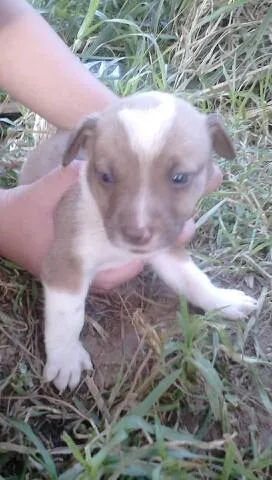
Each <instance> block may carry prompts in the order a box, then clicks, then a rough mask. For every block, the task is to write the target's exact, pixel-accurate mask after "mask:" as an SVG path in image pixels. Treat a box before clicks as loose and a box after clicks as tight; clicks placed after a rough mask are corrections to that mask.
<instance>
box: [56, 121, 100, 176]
mask: <svg viewBox="0 0 272 480" xmlns="http://www.w3.org/2000/svg"><path fill="white" fill-rule="evenodd" d="M97 122H98V118H97V117H95V116H93V117H88V118H87V119H86V120H84V122H83V123H82V125H81V126H80V127H79V128H78V129H77V130H75V131H74V132H73V133H71V135H70V138H69V140H68V144H67V147H66V150H65V152H64V155H63V159H62V165H63V166H64V167H66V166H67V165H69V163H71V162H72V161H73V160H75V158H76V156H77V155H78V153H79V151H80V149H84V148H86V147H87V142H88V139H90V140H93V141H94V137H95V133H96V126H97ZM88 144H89V142H88Z"/></svg>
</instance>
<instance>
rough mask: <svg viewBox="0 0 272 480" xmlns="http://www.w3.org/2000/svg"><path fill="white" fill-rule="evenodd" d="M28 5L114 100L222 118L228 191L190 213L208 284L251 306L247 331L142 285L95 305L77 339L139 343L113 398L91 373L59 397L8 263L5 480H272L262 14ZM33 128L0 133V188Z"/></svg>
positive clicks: (270, 183) (245, 5)
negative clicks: (139, 96) (231, 143)
mask: <svg viewBox="0 0 272 480" xmlns="http://www.w3.org/2000/svg"><path fill="white" fill-rule="evenodd" d="M32 3H34V5H35V6H36V8H40V9H41V12H42V13H43V15H44V16H45V17H46V18H47V20H48V21H49V22H50V23H51V24H52V26H53V27H54V28H55V29H56V31H58V33H59V34H60V35H61V36H62V37H63V39H64V40H65V41H66V42H67V43H68V44H69V46H71V48H72V49H73V51H74V52H75V53H76V54H77V55H78V56H79V57H80V58H81V60H82V61H84V62H88V63H89V67H90V68H91V70H92V71H94V72H95V73H96V75H98V76H99V77H100V78H101V79H102V80H103V81H104V82H105V83H106V84H108V85H109V86H110V87H111V88H113V89H114V90H115V91H116V92H117V93H119V94H122V95H127V94H129V93H133V92H135V91H139V90H142V89H145V90H148V89H150V88H156V89H160V90H166V91H175V92H176V94H177V95H182V96H185V97H186V98H188V99H190V100H191V101H192V102H193V103H194V104H196V105H197V106H198V107H199V108H200V109H201V110H203V111H214V110H216V111H219V112H221V113H222V115H223V116H224V117H225V119H226V123H227V125H228V128H229V130H230V132H231V134H232V136H233V138H234V140H235V145H236V147H237V159H236V161H235V162H223V161H220V164H221V166H222V170H223V171H224V175H225V181H224V184H223V185H222V187H221V189H220V191H219V192H215V193H213V194H212V195H210V196H209V197H208V198H206V199H203V200H202V201H201V203H200V205H199V209H198V231H197V235H196V237H195V239H194V241H193V244H192V253H193V255H194V257H195V259H196V261H197V263H198V264H199V265H200V266H201V268H202V269H204V270H205V271H207V272H208V273H209V276H210V278H211V279H213V281H214V282H217V283H220V284H221V285H223V286H226V287H233V286H236V287H237V288H239V287H241V288H243V289H244V290H246V291H248V292H249V293H251V294H253V295H255V296H256V297H258V298H259V300H260V301H259V309H258V311H257V313H256V314H254V315H252V316H251V317H250V319H249V320H248V322H230V321H229V322H225V321H223V319H222V317H221V315H220V312H214V313H212V314H209V315H205V316H203V315H202V314H199V313H198V312H196V311H194V310H192V309H191V308H188V306H187V305H186V302H185V301H184V300H183V299H181V300H180V303H179V302H178V301H177V299H176V298H175V297H174V296H173V295H172V294H171V293H170V292H169V291H168V290H167V289H166V288H164V287H163V286H162V285H161V283H160V282H159V281H158V279H156V278H153V277H152V275H151V274H150V272H148V271H147V272H145V273H144V274H143V275H142V276H140V277H139V278H137V279H135V280H134V281H133V282H131V283H130V284H129V285H125V286H123V287H121V288H120V289H118V290H117V291H114V292H112V293H111V294H109V295H108V296H105V297H95V296H94V297H92V299H91V303H89V304H88V307H87V312H88V318H87V332H86V337H88V335H89V337H91V338H92V339H93V338H95V342H96V344H97V343H98V344H99V345H100V347H101V349H102V350H103V352H104V354H105V355H106V350H107V349H108V348H109V347H108V345H109V340H107V341H106V343H105V340H103V338H104V339H105V338H107V335H108V336H109V337H110V338H111V334H112V330H111V328H113V327H112V325H113V324H114V325H117V324H118V325H120V329H119V330H118V331H114V334H115V335H116V336H115V337H113V338H115V340H116V342H117V343H118V341H119V340H120V337H122V338H123V337H124V336H125V335H126V333H127V329H128V332H129V333H130V334H131V333H133V334H134V336H135V332H136V334H137V337H136V338H137V340H138V341H139V344H138V343H137V345H138V346H137V348H136V349H135V348H134V350H133V354H130V356H129V354H128V356H127V357H126V360H124V358H123V355H119V356H118V355H117V353H116V350H117V349H118V348H119V347H118V346H117V345H116V347H115V349H114V348H113V349H112V350H111V351H110V353H109V358H108V360H107V361H108V363H107V366H108V367H109V369H110V370H112V369H114V368H113V365H114V362H115V361H116V369H115V370H114V375H113V379H112V378H111V379H109V378H108V380H109V384H108V385H107V384H106V383H105V382H104V384H103V381H102V383H101V378H99V376H97V377H95V378H94V379H92V378H90V377H89V376H88V375H87V376H86V377H85V379H84V380H83V381H82V383H81V385H80V387H79V388H78V389H77V390H76V391H75V392H73V393H72V394H69V393H67V394H65V395H64V396H62V397H60V396H58V395H57V394H56V392H55V390H54V389H53V387H51V386H48V385H44V383H43V380H42V359H43V358H44V356H43V346H42V342H41V325H40V319H41V316H42V302H41V292H40V286H39V284H38V283H37V282H36V280H35V279H33V278H32V277H30V276H29V275H28V274H26V273H25V272H22V271H21V270H20V269H19V268H18V267H17V266H16V265H13V264H11V263H10V262H8V261H6V260H4V259H2V260H1V263H0V289H1V302H0V317H1V323H0V335H1V350H0V355H1V358H2V370H1V383H0V394H1V412H2V413H1V417H0V423H1V426H2V434H1V438H0V452H1V453H0V472H1V473H0V479H5V480H25V479H38V478H39V479H58V480H73V479H78V480H79V479H80V480H83V479H95V480H98V479H111V480H113V479H122V480H128V479H136V478H138V479H152V480H157V479H178V480H180V479H184V480H187V479H188V480H189V479H190V480H193V479H201V480H202V479H205V480H206V479H207V480H210V479H218V480H236V479H237V480H238V479H241V480H242V479H243V480H244V479H246V480H251V479H252V480H256V479H260V480H261V479H264V480H269V479H271V476H272V436H271V427H272V398H271V391H272V382H271V378H272V377H271V358H272V352H271V344H272V329H271V308H272V302H271V300H272V294H271V284H272V282H271V280H272V267H271V265H272V237H271V227H272V224H271V218H272V205H271V191H272V180H271V179H272V168H271V153H272V148H271V147H272V143H271V116H272V115H271V111H272V105H271V84H272V78H271V65H270V64H271V18H272V8H271V6H270V2H268V1H267V2H266V1H263V0H262V1H261V0H255V1H250V0H236V1H235V0H234V1H231V2H226V1H224V0H215V1H214V2H213V3H212V4H211V2H208V1H206V0H204V1H196V0H195V1H191V2H190V1H188V0H183V1H179V2H176V1H174V0H168V1H166V0H165V1H163V0H156V1H155V0H154V1H150V2H139V1H138V0H137V1H136V0H129V1H128V0H127V1H122V2H119V1H118V0H108V1H106V0H104V1H102V0H100V2H99V1H93V2H91V3H89V1H87V0H85V1H80V2H79V1H77V2H76V1H75V0H51V1H50V2H49V1H48V0H40V1H38V0H35V1H33V2H32ZM1 98H2V99H3V98H4V97H3V95H2V96H1ZM3 101H4V100H3ZM34 120H35V119H34V115H33V114H32V113H31V112H28V111H27V110H26V109H25V108H22V116H21V117H20V118H19V119H17V120H15V121H14V120H10V119H6V120H4V121H1V125H3V131H4V134H3V141H2V144H1V157H2V158H1V164H0V165H1V173H2V176H1V185H2V186H4V187H11V186H14V185H15V184H16V178H17V171H18V168H19V166H20V164H21V161H22V158H23V157H24V155H25V154H26V152H27V150H28V149H29V148H30V147H31V146H32V145H33V128H34V127H33V125H34ZM116 328H117V327H116ZM118 328H119V327H118ZM109 332H110V333H109ZM125 338H128V337H125ZM118 339H119V340H118ZM90 341H91V340H90ZM92 341H93V340H92ZM99 342H100V343H99ZM105 345H107V347H105ZM118 345H120V341H119V344H118ZM113 347H114V345H113ZM119 350H120V351H121V353H122V349H121V347H120V348H119ZM100 353H101V351H100ZM119 353H120V352H119ZM105 358H106V357H105ZM105 362H106V360H105ZM101 368H102V367H101ZM102 374H104V376H105V378H106V377H107V375H108V371H107V369H106V367H105V368H104V370H103V368H102ZM108 376H109V375H108ZM102 377H103V375H102ZM102 380H103V378H102Z"/></svg>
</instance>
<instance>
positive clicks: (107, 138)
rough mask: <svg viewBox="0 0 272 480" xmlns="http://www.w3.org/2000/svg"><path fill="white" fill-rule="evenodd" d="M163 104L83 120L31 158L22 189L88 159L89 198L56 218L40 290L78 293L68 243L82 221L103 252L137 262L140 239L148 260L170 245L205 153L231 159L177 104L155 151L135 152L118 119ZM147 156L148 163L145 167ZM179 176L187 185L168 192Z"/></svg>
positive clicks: (199, 119)
mask: <svg viewBox="0 0 272 480" xmlns="http://www.w3.org/2000/svg"><path fill="white" fill-rule="evenodd" d="M168 97H169V98H170V100H171V102H173V98H174V97H172V96H171V97H170V96H168V95H165V94H163V95H162V94H159V93H157V92H156V93H150V94H147V93H146V94H143V95H134V96H131V97H128V98H125V99H123V100H121V101H120V102H117V103H116V104H114V106H112V107H110V108H109V109H108V110H106V111H105V112H103V113H101V114H100V115H93V116H90V117H89V118H87V119H85V120H83V121H82V123H81V125H80V126H79V127H78V128H77V129H76V130H75V131H73V132H67V131H65V132H63V131H62V132H59V133H57V134H56V135H54V136H53V137H52V138H50V139H49V140H48V141H47V142H46V143H44V144H42V145H40V146H39V147H38V148H37V149H36V150H35V151H34V152H33V153H31V154H30V156H29V158H28V160H27V162H26V163H25V165H24V168H23V170H22V173H21V178H20V183H21V184H26V183H31V182H33V181H35V180H36V179H38V178H40V177H41V176H43V175H45V174H46V173H48V172H49V171H50V170H52V169H53V168H55V167H56V166H58V165H61V163H63V164H64V165H68V164H69V163H70V162H71V161H72V160H73V159H74V158H76V157H77V156H78V155H79V153H80V151H81V150H82V149H83V151H84V152H85V155H86V157H87V159H88V163H87V165H86V177H85V183H86V188H85V190H89V193H90V197H89V198H88V199H87V200H86V198H85V199H84V198H83V197H84V195H83V193H82V188H83V187H82V183H81V185H78V186H77V188H75V187H74V188H72V189H71V191H69V192H67V194H66V195H65V196H64V197H63V199H62V200H61V202H60V204H59V205H58V208H57V211H56V215H55V218H56V236H55V240H54V243H53V245H52V248H51V249H50V251H49V254H48V257H47V258H46V260H45V262H44V269H43V275H42V279H43V281H45V282H46V283H47V284H50V285H54V286H56V287H63V288H65V289H67V290H69V291H77V290H78V289H79V288H80V284H81V283H80V282H81V280H80V278H81V276H82V268H83V266H82V259H80V258H79V256H78V255H77V253H76V251H77V248H76V246H75V241H76V239H77V238H80V237H82V235H81V232H82V231H83V230H84V228H83V224H84V223H85V222H87V219H86V217H89V219H88V221H90V222H93V223H95V225H98V224H100V226H99V235H100V237H98V238H100V240H98V241H100V242H101V241H102V240H101V238H102V237H103V239H104V240H103V242H104V243H105V245H108V247H109V244H113V245H114V246H116V247H120V248H125V249H128V250H129V251H130V253H139V254H141V253H142V254H144V253H146V252H145V249H144V248H143V246H142V245H141V243H145V241H146V239H150V246H149V247H148V253H152V251H157V250H159V249H161V248H165V247H168V246H170V245H172V244H174V243H175V241H176V239H177V238H178V236H179V234H180V233H181V231H182V228H183V225H184V223H185V221H186V220H187V219H188V218H189V217H190V216H191V215H192V214H193V211H194V208H195V206H196V203H197V201H198V200H199V198H200V197H201V195H202V194H203V192H204V190H205V187H206V184H207V181H208V177H209V175H210V169H211V151H212V145H213V146H214V147H215V149H216V151H217V152H219V153H221V154H224V155H225V156H228V157H233V156H234V150H233V147H232V145H231V142H230V140H229V139H228V137H227V135H226V134H225V132H224V130H223V128H222V126H221V124H220V123H219V121H218V119H216V118H215V116H211V117H209V116H208V117H207V116H204V115H202V114H200V113H199V112H198V111H197V110H196V109H195V108H194V107H192V106H191V105H190V104H188V103H187V102H184V101H183V100H180V99H175V100H174V101H175V109H174V111H173V118H172V119H171V118H168V120H167V121H168V123H169V122H171V125H170V124H169V126H170V128H168V129H167V130H165V136H164V138H160V145H161V148H160V149H159V151H158V152H155V154H154V152H152V151H150V152H148V151H146V152H142V151H139V152H137V151H135V148H133V146H132V144H131V138H130V137H129V135H128V132H127V130H126V126H125V125H124V120H122V119H121V118H120V117H119V113H120V112H121V111H123V110H124V109H125V110H126V111H129V109H130V110H131V117H133V112H134V111H142V110H144V111H147V110H148V111H151V112H152V109H155V110H154V111H157V109H158V105H159V104H160V99H161V98H163V102H164V103H165V102H166V104H167V101H170V100H169V99H168ZM155 133H156V132H155ZM158 133H159V134H161V130H159V132H158ZM132 134H133V131H132ZM148 155H149V156H150V155H152V158H149V159H148V161H147V160H146V157H147V156H148ZM179 172H184V173H189V174H190V176H191V177H192V180H191V181H190V183H189V184H188V185H185V186H183V187H178V188H175V187H174V186H173V185H172V184H171V176H172V175H174V174H175V173H179ZM103 173H109V174H112V175H114V178H115V181H114V183H113V184H103V182H102V181H101V174H103ZM85 197H86V192H85ZM141 201H142V203H143V204H142V205H139V202H141ZM84 202H85V204H84ZM86 203H87V205H86ZM140 208H141V210H142V213H139V212H138V210H139V209H140ZM81 212H84V214H83V215H81ZM99 216H100V217H101V219H100V218H99ZM84 217H85V219H84ZM139 223H142V225H139ZM90 228H93V227H92V226H90ZM95 228H96V227H95V226H94V230H95ZM138 232H139V234H138V237H139V238H138V240H137V233H138ZM94 237H95V235H94ZM94 237H93V239H90V242H91V241H95V238H94ZM131 240H132V241H131ZM130 241H131V242H130ZM130 243H131V245H130ZM134 243H135V244H134Z"/></svg>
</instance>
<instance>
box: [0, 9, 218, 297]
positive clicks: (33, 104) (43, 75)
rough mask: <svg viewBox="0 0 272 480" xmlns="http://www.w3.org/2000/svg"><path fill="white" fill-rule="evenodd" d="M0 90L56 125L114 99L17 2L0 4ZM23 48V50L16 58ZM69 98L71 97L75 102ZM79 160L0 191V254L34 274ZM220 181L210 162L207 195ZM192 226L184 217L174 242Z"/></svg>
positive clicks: (106, 275)
mask: <svg viewBox="0 0 272 480" xmlns="http://www.w3.org/2000/svg"><path fill="white" fill-rule="evenodd" d="M0 44H1V45H5V48H4V49H1V51H0V88H1V89H2V90H4V91H6V92H8V93H9V94H10V95H11V96H12V97H14V98H16V99H17V100H19V101H20V102H22V103H23V104H25V105H26V106H27V107H29V108H30V109H32V110H33V111H35V112H37V113H38V114H39V115H41V116H42V117H44V118H45V119H46V120H47V121H48V122H50V123H52V124H54V125H56V126H57V127H60V128H71V127H73V126H74V125H75V124H76V123H77V122H78V121H79V120H80V119H81V117H82V116H84V115H86V114H88V113H91V112H95V111H100V110H103V109H104V108H106V107H107V106H108V105H110V104H111V103H112V102H114V100H115V99H116V97H115V95H114V94H113V93H112V92H111V91H110V90H109V89H107V88H106V87H105V86H104V85H103V84H102V83H100V82H99V81H98V80H97V79H95V78H94V77H93V76H92V75H91V74H90V73H89V72H88V71H87V70H86V69H85V68H84V67H83V66H82V65H81V64H80V63H79V62H78V60H77V59H76V57H75V56H74V55H73V54H72V53H71V52H70V50H69V49H68V48H67V47H66V45H65V44H64V43H63V42H62V41H61V40H60V38H59V37H58V36H57V35H56V34H55V32H54V31H53V30H52V29H51V28H50V26H49V25H48V24H47V23H46V22H45V21H44V20H43V19H42V17H41V16H40V15H38V14H37V12H35V10H34V9H33V8H32V7H30V5H29V4H28V3H27V2H25V1H24V0H13V1H12V2H10V0H1V2H0ZM21 45H24V50H23V54H22V55H18V51H19V50H21V47H20V46H21ZM75 98H76V102H75ZM79 169H80V163H79V162H73V163H72V164H71V165H70V166H69V167H67V168H65V169H56V170H54V171H53V172H51V173H50V174H48V175H46V176H45V177H44V178H42V179H40V180H38V181H37V182H35V183H33V184H32V185H28V186H19V187H16V188H13V189H12V190H8V191H6V190H0V225H1V235H0V253H1V255H2V256H4V257H6V258H8V259H10V260H12V261H14V262H16V263H17V264H18V265H20V266H22V267H23V268H25V269H27V270H28V271H29V272H31V273H33V274H34V275H36V276H39V274H40V269H41V263H42V260H43V258H44V257H45V255H46V253H47V251H48V248H49V246H50V244H51V242H52V239H53V236H54V226H53V212H54V210H55V207H56V205H57V203H58V201H59V200H60V198H61V197H62V195H63V194H64V192H65V191H66V190H67V189H68V188H69V187H70V186H71V185H72V184H73V183H75V182H77V180H78V175H79ZM221 182H222V174H221V171H220V169H219V168H218V166H216V165H214V169H213V174H212V176H211V178H210V181H209V184H208V185H207V189H206V192H205V193H206V194H208V193H210V192H212V191H214V190H215V189H216V188H217V187H218V186H219V185H220V184H221ZM194 231H195V226H194V221H193V220H189V221H188V222H187V224H186V225H185V227H184V230H183V233H182V235H181V237H180V239H179V243H180V244H187V243H188V242H189V241H190V240H191V238H192V236H193V234H194ZM142 267H143V265H142V263H141V262H139V263H137V262H135V263H133V264H129V265H127V266H126V267H122V268H120V269H118V270H116V269H114V270H108V271H105V272H101V273H99V275H97V277H96V280H95V282H94V288H95V289H96V290H99V291H100V290H103V291H104V290H109V289H111V288H113V287H115V286H117V285H119V284H120V283H122V282H124V281H126V280H129V279H130V278H132V277H134V276H135V275H136V274H137V273H139V272H140V271H141V269H142Z"/></svg>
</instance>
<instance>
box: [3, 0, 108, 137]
mask: <svg viewBox="0 0 272 480" xmlns="http://www.w3.org/2000/svg"><path fill="white" fill-rule="evenodd" d="M0 44H1V45H4V46H5V48H3V49H2V50H1V62H0V87H1V88H2V89H4V90H6V91H8V92H9V94H10V95H11V96H13V97H14V98H16V99H18V100H19V101H20V102H22V103H23V104H25V105H26V106H27V107H29V108H30V109H32V110H33V111H35V112H37V113H38V114H39V115H41V116H42V117H44V118H45V119H46V120H48V121H49V122H50V123H52V124H54V125H56V126H57V127H61V128H70V127H72V126H73V125H74V124H75V123H77V122H78V121H79V119H80V118H81V117H82V116H84V115H86V114H88V113H90V112H94V111H99V110H103V109H104V108H106V107H107V106H108V105H109V104H110V103H111V102H112V101H114V99H115V95H114V94H113V93H112V92H111V91H110V90H109V89H107V88H106V87H105V86H104V85H103V84H102V83H101V82H99V81H98V80H97V79H96V78H95V77H94V76H93V75H91V74H90V73H89V72H88V71H87V70H86V69H85V68H84V67H83V66H82V65H81V64H80V62H79V60H78V59H77V58H76V57H75V56H74V55H73V54H72V52H71V51H70V50H69V48H68V47H67V46H66V45H65V44H64V43H63V42H62V40H61V39H60V38H59V37H58V35H57V34H56V33H55V32H54V31H53V30H52V29H51V27H50V26H49V25H48V24H47V23H46V22H45V20H43V18H42V17H41V16H40V15H39V14H38V13H37V12H35V10H34V9H33V8H32V7H31V6H30V5H28V3H27V2H25V1H24V0H12V2H11V1H10V0H1V2H0ZM19 48H23V55H21V54H20V51H19Z"/></svg>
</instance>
